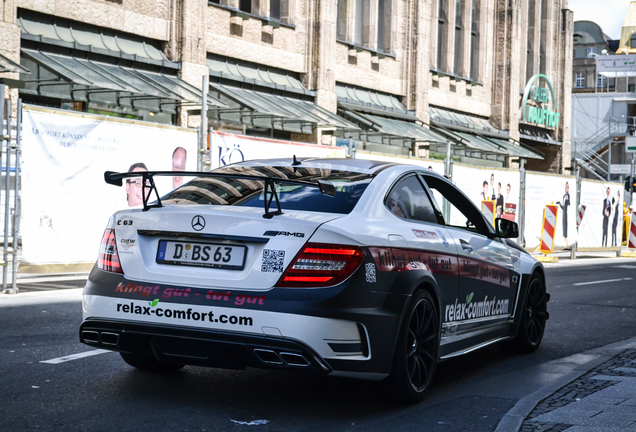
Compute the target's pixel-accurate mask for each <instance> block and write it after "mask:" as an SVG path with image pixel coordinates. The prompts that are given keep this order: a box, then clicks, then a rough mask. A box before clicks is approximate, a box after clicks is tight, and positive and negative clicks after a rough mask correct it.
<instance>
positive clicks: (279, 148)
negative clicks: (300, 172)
mask: <svg viewBox="0 0 636 432" xmlns="http://www.w3.org/2000/svg"><path fill="white" fill-rule="evenodd" d="M210 146H211V151H212V160H211V164H212V169H214V168H219V167H222V166H225V165H230V164H233V163H237V162H243V161H246V160H253V159H270V158H292V157H293V156H294V155H295V156H296V157H298V158H300V157H318V158H344V157H347V153H346V150H345V149H344V148H343V147H331V146H324V145H318V144H304V143H297V142H290V141H278V140H271V139H267V138H258V137H249V136H243V135H234V134H229V133H225V132H217V131H212V132H211V133H210Z"/></svg>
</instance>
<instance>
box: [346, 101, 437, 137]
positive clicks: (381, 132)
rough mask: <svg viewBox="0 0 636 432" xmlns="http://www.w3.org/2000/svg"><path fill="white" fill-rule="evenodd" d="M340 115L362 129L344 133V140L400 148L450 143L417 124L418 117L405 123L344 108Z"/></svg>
mask: <svg viewBox="0 0 636 432" xmlns="http://www.w3.org/2000/svg"><path fill="white" fill-rule="evenodd" d="M339 113H340V115H341V116H342V117H344V118H346V119H348V120H351V121H352V122H354V123H356V124H357V125H358V126H360V128H361V129H360V130H357V131H344V133H343V134H342V137H343V138H353V139H356V140H359V141H368V142H375V143H381V144H389V145H400V146H410V145H412V144H413V143H421V144H422V145H427V144H428V145H430V144H432V143H436V144H445V143H446V142H447V141H448V140H447V139H446V138H445V137H444V136H442V135H440V134H438V133H436V132H434V131H432V130H430V129H427V128H425V127H424V126H421V125H420V124H418V123H416V122H415V120H416V119H417V118H416V117H413V120H412V121H405V120H399V119H395V118H389V117H382V116H378V115H374V114H368V113H364V112H360V111H353V110H348V109H344V108H343V107H342V106H341V109H340V110H339ZM387 114H390V113H387Z"/></svg>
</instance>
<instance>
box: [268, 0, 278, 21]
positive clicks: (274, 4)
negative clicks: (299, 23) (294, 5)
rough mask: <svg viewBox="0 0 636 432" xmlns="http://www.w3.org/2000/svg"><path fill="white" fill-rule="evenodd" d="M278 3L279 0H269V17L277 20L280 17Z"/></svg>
mask: <svg viewBox="0 0 636 432" xmlns="http://www.w3.org/2000/svg"><path fill="white" fill-rule="evenodd" d="M280 3H281V0H269V17H270V18H272V19H275V20H277V21H280V18H281V9H280Z"/></svg>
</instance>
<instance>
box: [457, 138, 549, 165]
mask: <svg viewBox="0 0 636 432" xmlns="http://www.w3.org/2000/svg"><path fill="white" fill-rule="evenodd" d="M457 135H459V136H461V137H462V138H464V139H466V140H467V141H469V142H470V145H471V146H474V147H477V148H481V149H482V150H484V151H486V152H489V153H493V154H501V155H505V156H515V157H522V158H527V159H543V157H542V156H541V155H539V154H537V153H535V152H533V151H531V150H528V149H526V148H523V147H521V146H519V145H516V144H513V143H511V142H510V141H507V140H502V139H495V138H489V137H485V136H480V135H471V134H467V133H463V132H457Z"/></svg>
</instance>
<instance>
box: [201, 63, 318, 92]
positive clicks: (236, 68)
mask: <svg viewBox="0 0 636 432" xmlns="http://www.w3.org/2000/svg"><path fill="white" fill-rule="evenodd" d="M206 63H207V65H208V68H209V69H210V76H213V77H218V78H222V79H229V80H231V81H232V82H235V83H238V82H243V83H248V84H253V85H255V86H258V87H263V88H267V89H276V90H280V91H283V92H292V93H299V94H303V95H307V96H316V92H314V91H311V90H307V89H306V88H305V86H303V84H302V83H301V82H300V79H299V78H298V74H295V73H293V72H286V71H283V70H280V69H276V68H272V67H269V66H265V65H260V64H254V63H248V62H243V61H241V60H237V59H233V58H229V57H222V56H218V55H214V54H209V55H208V58H207V60H206Z"/></svg>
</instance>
